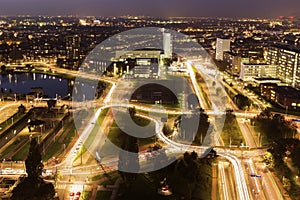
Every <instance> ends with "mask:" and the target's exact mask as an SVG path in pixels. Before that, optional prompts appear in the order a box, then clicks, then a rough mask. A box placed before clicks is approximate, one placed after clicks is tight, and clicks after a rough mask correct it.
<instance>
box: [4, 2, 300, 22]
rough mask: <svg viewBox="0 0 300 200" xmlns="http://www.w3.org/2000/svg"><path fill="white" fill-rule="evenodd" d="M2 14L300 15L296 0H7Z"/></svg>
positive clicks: (272, 16)
mask: <svg viewBox="0 0 300 200" xmlns="http://www.w3.org/2000/svg"><path fill="white" fill-rule="evenodd" d="M1 4H2V6H1V8H0V13H1V15H78V16H121V15H147V16H160V17H176V16H182V17H184V16H186V17H237V18H239V17H253V18H256V17H264V18H274V17H280V16H285V17H290V16H295V17H299V16H300V15H299V11H298V9H297V8H298V7H299V6H300V2H299V1H296V0H289V1H285V2H284V3H283V2H282V1H279V0H276V1H272V3H271V4H270V2H269V1H263V2H261V1H258V0H255V1H237V0H229V1H226V2H225V1H219V0H212V1H208V0H204V1H203V0H201V1H197V0H191V1H189V2H188V3H187V2H185V1H180V0H175V1H170V0H167V1H163V2H162V1H158V0H155V1H151V2H150V1H145V0H143V1H138V2H136V1H133V0H125V1H121V0H112V1H108V0H101V1H97V0H88V1H82V0H75V1H70V0H63V1H58V0H53V1H37V0H26V1H21V0H13V1H10V0H3V1H2V2H1Z"/></svg>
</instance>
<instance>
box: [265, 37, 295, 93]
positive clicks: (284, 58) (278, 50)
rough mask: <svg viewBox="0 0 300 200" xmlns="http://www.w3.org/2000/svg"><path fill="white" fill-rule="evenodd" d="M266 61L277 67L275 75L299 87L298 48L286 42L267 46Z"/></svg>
mask: <svg viewBox="0 0 300 200" xmlns="http://www.w3.org/2000/svg"><path fill="white" fill-rule="evenodd" d="M267 62H268V64H270V65H275V66H276V67H277V77H278V78H280V79H281V80H282V81H283V82H285V83H287V84H288V85H290V86H292V87H295V88H297V89H300V71H299V70H300V48H298V47H296V46H294V45H288V44H278V43H276V44H273V45H272V46H270V47H269V48H268V52H267Z"/></svg>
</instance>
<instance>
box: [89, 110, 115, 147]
mask: <svg viewBox="0 0 300 200" xmlns="http://www.w3.org/2000/svg"><path fill="white" fill-rule="evenodd" d="M108 110H109V109H108V108H106V109H103V110H102V111H101V114H100V115H99V117H98V123H95V126H94V128H93V130H92V131H91V133H90V134H89V137H88V138H87V139H86V141H85V143H84V145H85V146H86V148H88V147H89V146H90V145H91V144H92V143H93V141H94V139H95V137H96V135H97V132H98V130H99V129H100V127H101V124H102V122H103V120H104V118H105V117H106V114H107V113H108Z"/></svg>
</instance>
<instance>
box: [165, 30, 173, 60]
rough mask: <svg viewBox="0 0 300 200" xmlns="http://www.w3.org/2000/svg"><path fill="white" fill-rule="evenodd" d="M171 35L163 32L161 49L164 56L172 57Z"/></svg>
mask: <svg viewBox="0 0 300 200" xmlns="http://www.w3.org/2000/svg"><path fill="white" fill-rule="evenodd" d="M172 48H173V47H172V36H171V33H163V49H164V56H165V58H171V57H172V53H173V50H172Z"/></svg>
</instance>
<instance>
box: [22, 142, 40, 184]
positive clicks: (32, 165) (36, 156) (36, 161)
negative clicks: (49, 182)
mask: <svg viewBox="0 0 300 200" xmlns="http://www.w3.org/2000/svg"><path fill="white" fill-rule="evenodd" d="M25 165H26V172H27V175H28V177H30V178H38V177H40V176H41V175H42V170H43V167H44V166H43V163H42V155H41V152H40V147H39V144H38V143H37V141H36V139H35V138H33V139H32V140H31V142H30V148H29V152H28V156H27V159H26V160H25Z"/></svg>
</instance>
